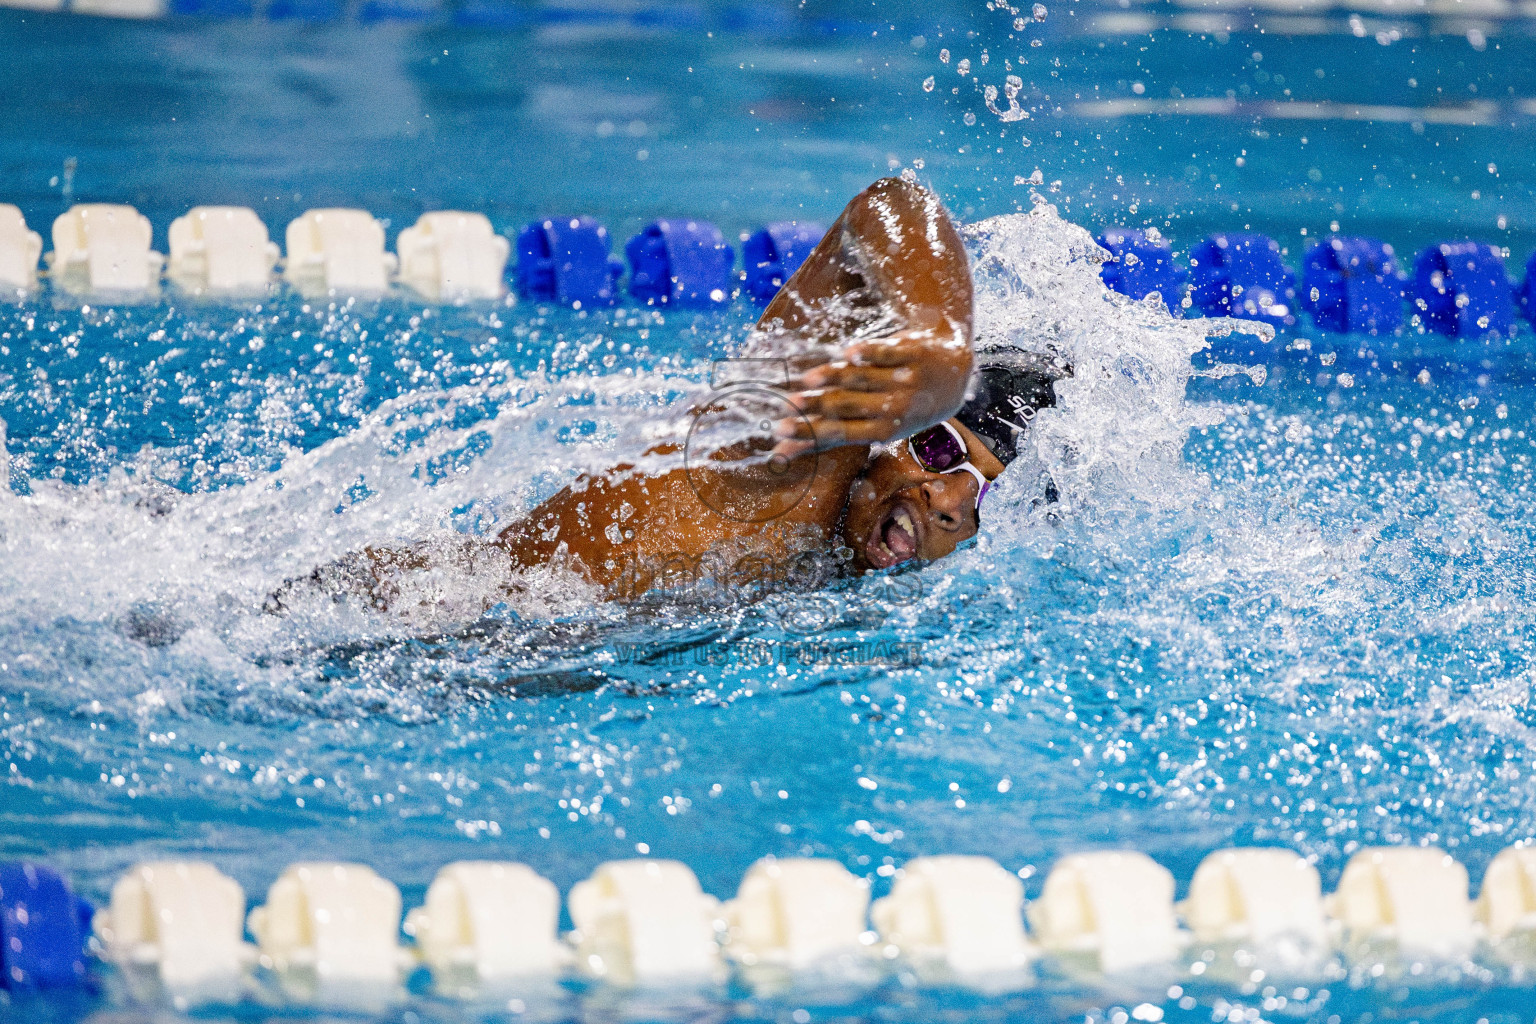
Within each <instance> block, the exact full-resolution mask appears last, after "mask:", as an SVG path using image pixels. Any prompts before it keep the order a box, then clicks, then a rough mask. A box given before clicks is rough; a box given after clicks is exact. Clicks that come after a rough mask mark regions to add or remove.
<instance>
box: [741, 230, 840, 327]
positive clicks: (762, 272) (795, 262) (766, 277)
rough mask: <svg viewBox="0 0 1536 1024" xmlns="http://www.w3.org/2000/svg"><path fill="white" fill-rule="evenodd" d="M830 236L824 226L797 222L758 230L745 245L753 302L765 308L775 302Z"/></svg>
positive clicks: (742, 259) (746, 265) (744, 261)
mask: <svg viewBox="0 0 1536 1024" xmlns="http://www.w3.org/2000/svg"><path fill="white" fill-rule="evenodd" d="M826 233H827V229H826V228H825V227H823V226H822V225H820V224H814V223H810V222H806V221H797V220H787V221H779V222H778V223H775V224H766V225H764V226H763V227H760V228H758V229H757V230H756V231H754V232H753V233H752V234H751V235H750V236H749V237H748V238H747V240H746V241H745V242H743V243H742V246H741V262H742V264H743V266H744V267H745V269H746V284H747V294H748V295H750V296H752V300H753V301H754V302H756V303H757V304H758V305H763V306H766V305H767V304H768V303H769V302H770V301H772V299H773V297H774V296H775V295H777V294H778V291H779V289H780V288H782V287H783V286H784V282H785V281H788V280H789V279H790V277H791V276H793V275H794V273H795V271H797V270H799V269H800V264H802V263H804V262H805V259H806V257H807V256H809V255H810V254H811V250H812V249H815V248H816V246H817V244H818V243H819V242H820V241H821V237H822V236H823V235H825V234H826Z"/></svg>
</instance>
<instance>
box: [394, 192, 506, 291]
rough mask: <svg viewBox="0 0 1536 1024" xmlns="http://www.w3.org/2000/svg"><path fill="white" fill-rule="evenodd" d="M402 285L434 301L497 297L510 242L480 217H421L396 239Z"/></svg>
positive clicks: (442, 214) (444, 214)
mask: <svg viewBox="0 0 1536 1024" xmlns="http://www.w3.org/2000/svg"><path fill="white" fill-rule="evenodd" d="M395 251H396V253H398V254H399V261H400V281H401V283H403V284H406V285H409V286H410V287H411V288H413V289H415V290H416V291H417V292H419V293H420V294H421V295H422V296H424V297H425V298H427V299H429V300H430V301H432V302H462V301H469V300H477V299H480V300H484V299H492V300H494V299H499V298H501V297H502V295H503V294H505V292H506V290H507V289H506V284H505V283H504V279H503V277H504V275H505V273H506V269H507V257H508V256H510V255H511V253H512V243H511V242H509V241H507V240H506V239H505V238H503V237H502V236H501V235H498V234H497V233H496V232H495V230H493V229H492V227H491V222H490V220H488V219H487V218H486V216H485V215H484V214H482V213H461V212H459V211H457V210H440V211H437V212H434V213H424V214H422V215H421V216H420V217H419V218H418V219H417V221H416V223H415V225H414V226H412V227H408V228H406V229H405V230H404V231H402V232H400V237H399V238H397V239H396V240H395Z"/></svg>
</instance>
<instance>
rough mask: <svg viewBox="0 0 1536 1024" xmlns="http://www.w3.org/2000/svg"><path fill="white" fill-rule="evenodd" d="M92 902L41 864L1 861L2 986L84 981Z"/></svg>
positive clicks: (63, 984) (62, 984)
mask: <svg viewBox="0 0 1536 1024" xmlns="http://www.w3.org/2000/svg"><path fill="white" fill-rule="evenodd" d="M90 923H91V905H90V904H89V903H86V902H85V901H84V900H82V899H80V898H78V897H77V896H75V894H74V893H73V892H72V891H71V890H70V888H69V883H67V882H65V881H64V879H63V878H61V877H60V876H59V875H58V873H57V872H55V871H53V870H52V869H51V868H48V867H44V866H43V865H41V864H31V863H27V862H16V861H11V862H6V863H0V988H5V989H29V988H63V987H69V986H75V985H80V984H83V983H84V982H85V978H86V965H85V938H86V934H87V932H88V931H89V929H90Z"/></svg>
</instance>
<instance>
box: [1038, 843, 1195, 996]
mask: <svg viewBox="0 0 1536 1024" xmlns="http://www.w3.org/2000/svg"><path fill="white" fill-rule="evenodd" d="M1029 923H1030V925H1031V926H1032V928H1033V929H1034V933H1035V938H1036V939H1037V940H1038V941H1039V942H1040V944H1041V945H1042V946H1044V947H1045V948H1046V949H1049V950H1051V951H1052V952H1056V953H1069V954H1079V955H1089V956H1092V957H1094V958H1095V959H1096V960H1097V962H1098V966H1099V969H1100V970H1102V971H1104V972H1106V973H1114V972H1117V971H1123V970H1128V969H1132V968H1136V967H1143V966H1146V965H1149V964H1156V963H1164V962H1167V961H1169V960H1172V959H1173V958H1174V957H1175V956H1177V955H1178V952H1179V950H1180V949H1181V948H1182V947H1183V945H1184V942H1185V935H1184V933H1183V932H1181V931H1180V930H1179V926H1178V920H1177V918H1176V917H1175V915H1174V909H1173V874H1172V873H1171V872H1170V871H1169V870H1168V869H1167V868H1165V867H1163V866H1162V865H1161V864H1159V863H1157V862H1156V861H1154V860H1153V859H1152V858H1151V857H1148V856H1147V855H1146V854H1144V853H1135V852H1132V851H1113V852H1112V851H1103V852H1096V853H1075V854H1072V855H1071V856H1068V857H1064V858H1062V860H1061V861H1060V862H1058V863H1057V864H1056V866H1055V867H1053V868H1052V869H1051V873H1050V875H1049V876H1048V877H1047V878H1046V880H1045V888H1044V890H1043V891H1042V892H1041V894H1040V898H1039V899H1037V900H1035V901H1034V902H1033V903H1031V904H1030V906H1029Z"/></svg>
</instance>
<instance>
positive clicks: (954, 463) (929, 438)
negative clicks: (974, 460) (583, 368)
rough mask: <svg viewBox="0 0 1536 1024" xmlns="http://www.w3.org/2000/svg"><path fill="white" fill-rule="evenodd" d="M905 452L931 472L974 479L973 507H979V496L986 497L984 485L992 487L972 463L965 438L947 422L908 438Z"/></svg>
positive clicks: (980, 497) (990, 482)
mask: <svg viewBox="0 0 1536 1024" xmlns="http://www.w3.org/2000/svg"><path fill="white" fill-rule="evenodd" d="M907 451H909V452H911V453H912V458H913V459H914V460H915V461H916V462H917V464H918V465H919V466H922V467H923V468H924V469H926V470H927V471H928V472H930V473H939V474H948V473H959V472H962V471H964V472H966V473H969V474H971V476H973V477H975V478H976V508H977V509H980V508H981V499H982V498H983V497H985V496H986V493H987V488H988V487H991V486H992V481H990V480H988V479H987V478H986V477H985V476H983V475H982V472H981V470H979V469H977V468H976V467H975V466H973V465H971V450H970V447H969V446H967V445H966V443H965V438H963V437H961V436H960V431H958V430H956V429H955V428H954V427H952V426H950V425H949V423H948V422H944V423H940V424H938V425H936V426H932V427H929V428H928V429H927V430H923V431H919V432H918V433H916V434H913V435H912V436H911V437H909V438H907Z"/></svg>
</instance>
